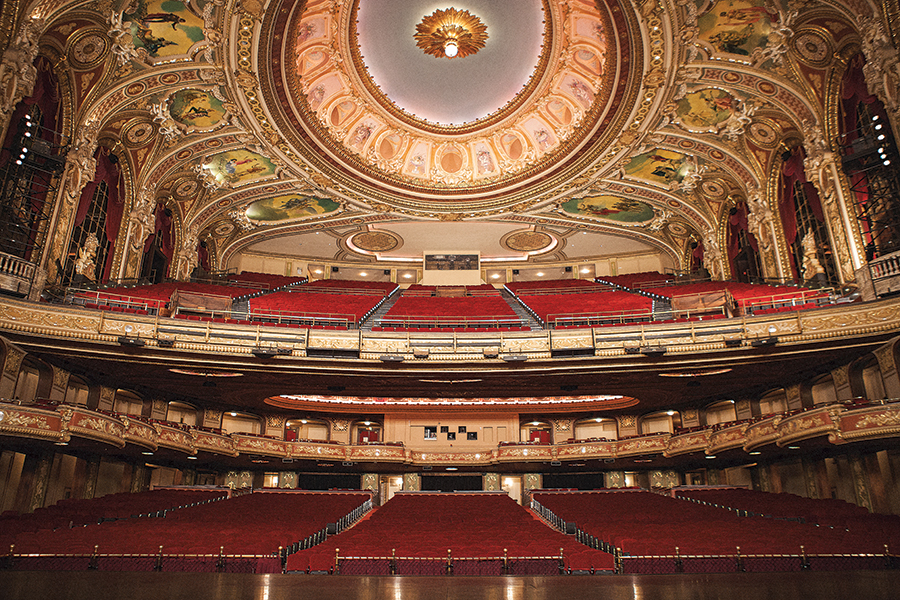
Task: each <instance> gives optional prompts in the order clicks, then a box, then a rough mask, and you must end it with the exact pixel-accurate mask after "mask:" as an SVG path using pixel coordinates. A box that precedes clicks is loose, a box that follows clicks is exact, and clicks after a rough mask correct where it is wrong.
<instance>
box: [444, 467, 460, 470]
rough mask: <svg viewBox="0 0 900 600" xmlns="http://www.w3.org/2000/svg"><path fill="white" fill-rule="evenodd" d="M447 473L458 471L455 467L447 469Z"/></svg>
mask: <svg viewBox="0 0 900 600" xmlns="http://www.w3.org/2000/svg"><path fill="white" fill-rule="evenodd" d="M447 470H448V471H459V469H457V468H456V467H447Z"/></svg>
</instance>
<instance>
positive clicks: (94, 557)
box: [88, 544, 100, 571]
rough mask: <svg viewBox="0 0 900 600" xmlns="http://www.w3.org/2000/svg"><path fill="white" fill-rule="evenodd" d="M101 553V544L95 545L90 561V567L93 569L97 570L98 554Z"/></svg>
mask: <svg viewBox="0 0 900 600" xmlns="http://www.w3.org/2000/svg"><path fill="white" fill-rule="evenodd" d="M99 553H100V546H99V545H96V544H95V545H94V552H93V553H92V554H91V561H90V562H89V563H88V569H89V570H91V571H96V570H97V554H99Z"/></svg>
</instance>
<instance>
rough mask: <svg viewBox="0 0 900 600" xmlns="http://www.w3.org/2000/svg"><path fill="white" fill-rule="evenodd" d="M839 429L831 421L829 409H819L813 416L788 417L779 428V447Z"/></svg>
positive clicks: (805, 414)
mask: <svg viewBox="0 0 900 600" xmlns="http://www.w3.org/2000/svg"><path fill="white" fill-rule="evenodd" d="M835 429H837V427H836V426H835V424H834V423H832V421H831V416H830V415H829V413H828V411H827V409H824V408H823V409H819V410H818V411H816V412H815V413H813V414H810V413H802V414H799V415H794V416H791V417H786V418H785V419H784V420H783V421H782V422H781V424H780V425H779V427H778V434H779V435H778V442H777V443H778V445H779V446H784V445H786V444H789V443H791V442H794V441H798V440H802V439H807V438H811V437H816V436H819V435H822V434H823V433H830V432H832V431H834V430H835Z"/></svg>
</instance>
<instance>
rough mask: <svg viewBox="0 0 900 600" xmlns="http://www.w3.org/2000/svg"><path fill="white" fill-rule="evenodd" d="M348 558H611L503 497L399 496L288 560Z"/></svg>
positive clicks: (582, 561) (292, 565)
mask: <svg viewBox="0 0 900 600" xmlns="http://www.w3.org/2000/svg"><path fill="white" fill-rule="evenodd" d="M336 549H340V555H341V556H344V557H390V556H392V554H393V555H396V556H399V557H419V558H436V559H442V558H446V557H447V552H448V550H449V551H450V553H451V555H452V556H453V557H456V558H462V557H468V558H475V557H482V558H487V557H502V556H504V555H506V556H510V557H553V556H559V553H560V551H561V550H562V552H563V555H564V557H565V558H566V559H567V560H576V561H578V564H577V565H572V566H573V568H584V569H586V570H587V569H590V568H591V567H593V568H595V569H600V570H612V569H613V566H614V565H613V557H612V556H611V555H610V554H607V553H605V552H601V551H599V550H593V549H590V548H587V547H586V546H583V545H581V544H579V543H578V542H576V541H575V540H573V539H572V538H570V537H566V536H565V535H563V534H561V533H559V532H557V531H554V530H553V529H550V528H549V527H547V526H546V525H545V524H544V523H543V522H541V521H540V520H538V519H537V518H536V517H535V516H534V515H533V514H531V513H529V512H528V511H526V510H525V509H524V508H522V507H521V506H519V505H518V504H516V503H515V501H513V500H512V499H511V498H510V497H509V496H508V495H506V494H449V493H443V494H430V493H412V494H397V495H395V496H394V497H393V498H392V499H391V500H390V501H388V502H387V503H386V504H385V505H384V506H382V507H381V508H379V509H378V510H377V511H375V512H374V513H373V514H372V515H371V517H370V518H368V519H365V520H362V521H360V522H359V523H358V524H356V525H355V526H354V527H353V528H351V529H349V530H348V531H346V532H344V533H342V534H341V535H339V536H336V537H333V538H329V539H328V540H326V541H325V542H324V543H323V544H320V545H318V546H315V547H314V548H311V549H309V550H305V551H301V552H299V553H297V554H293V555H291V556H289V557H288V565H287V569H288V570H306V569H311V570H328V569H330V568H331V567H332V566H333V565H334V558H335V551H336Z"/></svg>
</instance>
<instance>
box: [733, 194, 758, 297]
mask: <svg viewBox="0 0 900 600" xmlns="http://www.w3.org/2000/svg"><path fill="white" fill-rule="evenodd" d="M726 231H727V232H728V262H729V265H730V266H731V278H732V279H734V280H735V281H740V282H742V283H756V282H759V281H762V280H763V270H762V262H761V261H760V258H759V245H758V244H757V242H756V238H755V237H754V236H753V234H752V233H750V230H749V226H748V224H747V203H746V202H739V203H738V204H737V205H735V206H733V207H732V208H731V210H730V211H729V213H728V222H727V227H726Z"/></svg>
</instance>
